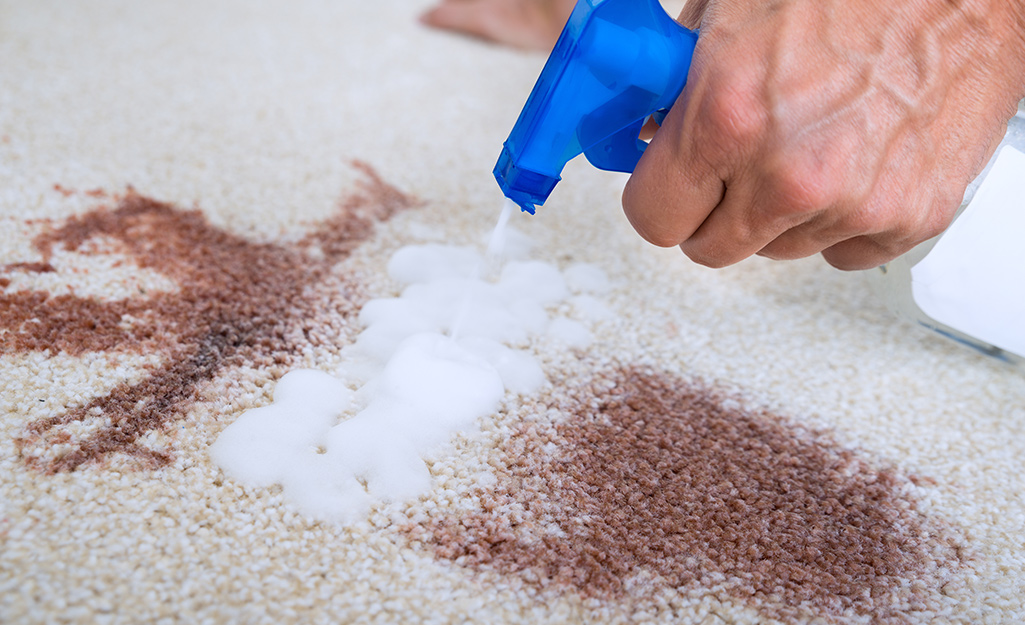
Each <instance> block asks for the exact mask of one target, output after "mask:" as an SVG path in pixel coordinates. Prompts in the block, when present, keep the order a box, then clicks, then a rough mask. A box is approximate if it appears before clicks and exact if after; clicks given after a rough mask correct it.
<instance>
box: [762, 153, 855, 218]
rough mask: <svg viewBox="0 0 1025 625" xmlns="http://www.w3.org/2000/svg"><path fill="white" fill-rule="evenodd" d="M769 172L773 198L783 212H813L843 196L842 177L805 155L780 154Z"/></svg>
mask: <svg viewBox="0 0 1025 625" xmlns="http://www.w3.org/2000/svg"><path fill="white" fill-rule="evenodd" d="M781 161H782V164H781V165H780V166H779V167H778V168H777V169H776V171H775V172H774V174H773V182H772V186H773V187H774V188H775V194H774V195H775V200H776V202H778V204H779V208H780V210H781V211H782V212H784V213H786V214H793V215H800V214H806V213H814V212H818V211H821V210H823V209H826V208H830V207H833V206H836V205H837V204H839V203H841V202H842V201H843V200H844V188H843V185H842V182H843V181H842V180H841V179H839V178H838V177H837V176H834V175H832V174H830V173H829V172H823V171H822V170H821V169H820V168H819V167H817V166H816V165H815V164H814V163H809V161H808V160H807V159H797V158H785V157H784V158H783V159H781Z"/></svg>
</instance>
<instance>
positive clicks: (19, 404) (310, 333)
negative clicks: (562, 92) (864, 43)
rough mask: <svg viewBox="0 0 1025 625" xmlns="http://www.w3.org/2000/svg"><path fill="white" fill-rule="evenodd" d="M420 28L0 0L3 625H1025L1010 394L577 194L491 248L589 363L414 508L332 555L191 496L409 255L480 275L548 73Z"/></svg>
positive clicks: (809, 272) (860, 317)
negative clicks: (525, 251)
mask: <svg viewBox="0 0 1025 625" xmlns="http://www.w3.org/2000/svg"><path fill="white" fill-rule="evenodd" d="M424 8H426V5H425V4H424V3H422V2H414V1H413V0H407V1H398V0H382V1H378V2H316V1H310V2H288V3H286V2H266V3H248V2H241V1H232V0H229V1H226V2H222V3H217V4H210V3H204V2H195V1H192V0H186V1H185V2H175V3H169V2H168V3H131V2H120V1H116V0H91V1H89V2H80V3H73V4H69V3H59V2H50V1H45V0H43V1H33V2H27V1H16V0H6V1H5V0H0V68H3V69H2V70H0V227H2V228H3V232H4V236H3V237H0V621H2V622H4V623H91V622H96V623H150V622H153V623H165V622H166V623H172V622H173V623H217V622H224V623H228V622H232V623H236V622H238V623H293V622H294V623H349V622H352V623H364V622H366V623H371V622H373V623H455V622H481V623H485V622H486V623H531V624H535V623H573V622H580V623H634V622H636V623H649V622H650V623H707V624H714V623H772V622H783V623H794V622H823V623H827V622H828V623H833V622H836V623H868V622H893V623H938V622H939V623H942V622H952V623H954V622H958V623H983V622H985V623H1019V622H1022V621H1023V620H1025V609H1023V608H1022V601H1021V597H1022V596H1025V543H1023V538H1022V537H1023V536H1025V496H1023V494H1022V493H1023V492H1025V431H1023V430H1025V376H1023V374H1022V372H1021V371H1020V370H1015V369H1012V368H1010V367H1009V366H1007V365H1004V364H1002V363H999V362H996V361H993V360H990V359H987V358H986V357H984V356H981V355H978V354H975V353H973V352H971V351H969V350H967V349H966V348H962V347H959V346H957V345H953V344H951V343H948V342H946V341H944V340H943V339H941V338H939V337H936V336H932V335H929V334H927V333H925V332H924V331H919V330H917V329H915V328H912V327H910V326H906V325H902V324H901V323H899V322H897V321H896V320H895V319H893V318H892V317H891V315H890V314H889V312H888V311H887V310H886V309H885V307H884V306H883V305H882V304H881V303H880V301H879V300H878V299H877V297H876V296H875V294H874V292H873V290H872V287H871V284H870V276H869V275H868V274H862V273H843V272H839V271H836V270H833V269H831V268H829V267H828V266H827V265H826V264H825V263H824V262H823V261H822V260H821V259H820V258H811V259H806V260H802V261H797V262H788V263H776V262H771V261H767V260H764V259H760V258H754V259H750V260H748V261H745V262H743V263H740V264H739V265H736V266H733V267H730V268H727V269H724V270H718V271H713V270H709V269H705V268H702V267H699V266H696V265H693V264H691V263H690V262H689V261H687V260H686V258H684V257H683V256H682V255H680V254H679V252H678V251H677V250H661V249H657V248H654V247H651V246H649V245H647V244H645V243H644V242H643V241H641V240H640V239H639V238H638V237H637V236H636V235H635V234H634V233H633V231H632V230H631V228H630V227H629V225H628V224H627V222H626V220H625V218H624V217H623V216H622V214H621V211H620V208H619V200H618V197H619V193H620V191H621V189H622V185H623V183H624V178H625V177H624V176H621V175H617V174H608V173H603V172H599V171H597V170H594V169H592V168H590V167H589V166H588V165H587V164H586V163H583V162H573V163H571V164H570V165H569V166H568V167H567V169H566V171H565V172H564V176H563V181H562V182H561V183H560V184H559V186H558V187H557V188H556V190H555V192H554V193H553V195H552V197H551V199H550V200H549V202H548V203H547V204H546V205H545V206H544V207H542V208H540V209H539V210H538V214H537V215H536V216H533V217H531V216H528V215H525V214H524V215H515V216H514V217H513V219H512V221H511V227H512V228H514V229H515V230H516V231H517V232H519V233H522V234H523V235H524V238H525V239H529V241H531V242H532V247H531V249H530V256H531V257H532V258H535V259H538V260H542V261H545V262H548V263H552V264H554V265H556V266H557V267H559V268H562V269H565V268H567V267H569V266H571V265H573V264H574V263H578V262H585V263H590V264H592V265H595V266H597V267H599V268H601V269H602V270H603V271H604V272H605V273H606V274H607V275H608V276H609V278H610V282H611V284H612V287H611V290H609V291H608V292H607V293H604V294H603V295H602V298H601V299H602V303H603V304H604V308H602V307H601V306H597V305H595V304H593V303H592V305H591V306H590V307H584V306H577V307H574V305H571V304H568V303H562V304H559V305H558V306H559V310H557V311H553V314H555V313H557V314H559V315H563V316H567V317H569V318H571V319H576V320H577V321H579V322H580V323H582V324H585V325H586V326H587V328H588V330H589V331H590V333H591V334H592V336H593V340H592V341H591V343H590V345H589V346H588V347H586V348H584V349H579V348H568V347H566V346H565V345H564V344H561V343H559V342H558V341H556V340H554V339H551V338H550V337H549V338H546V337H538V338H532V339H530V340H529V341H528V342H527V343H525V344H523V345H520V346H519V347H521V348H522V349H525V350H527V351H528V352H529V353H530V354H531V355H532V356H533V357H534V358H536V359H537V361H538V362H539V363H540V364H541V367H542V369H543V371H544V373H545V376H546V378H547V382H546V383H545V384H544V386H543V387H542V388H541V389H540V390H539V391H537V392H532V393H529V394H525V395H523V394H521V395H517V394H514V393H507V395H506V397H505V399H504V401H503V403H502V405H501V408H500V409H499V410H498V411H497V412H496V413H495V414H492V415H489V416H487V417H486V418H483V419H481V420H480V423H479V428H478V429H476V430H475V431H472V432H464V433H460V434H457V435H455V436H454V437H453V438H452V440H451V441H450V442H449V444H447V445H446V446H444V447H440V448H438V449H436V450H434V451H432V452H431V454H429V455H428V456H427V457H425V458H424V461H425V462H426V464H427V467H428V468H429V470H430V474H431V476H432V486H431V489H430V490H429V492H427V493H425V494H424V495H423V496H421V497H419V498H415V499H413V500H409V501H378V502H376V503H375V504H374V506H373V508H372V510H371V512H370V514H369V515H368V516H367V517H366V518H364V519H361V520H359V521H358V522H356V523H349V524H339V523H331V522H325V521H317V520H314V519H311V518H308V517H306V516H304V515H303V514H302V513H301V512H300V511H299V510H298V509H296V508H294V507H293V506H292V504H290V503H289V501H288V499H287V497H286V496H285V494H284V493H283V492H282V490H281V488H280V487H272V488H254V487H249V486H245V485H243V484H241V483H237V482H236V481H233V480H232V479H230V478H229V477H227V476H225V475H224V473H222V471H221V469H219V468H218V467H217V466H216V465H215V464H213V463H212V461H211V460H210V457H209V453H208V449H209V447H210V445H211V444H212V443H213V442H214V441H215V440H216V439H217V436H218V434H219V433H220V432H221V431H222V430H224V428H225V427H227V426H228V425H229V424H230V423H232V422H233V421H234V420H235V419H237V418H238V417H239V415H240V414H242V413H243V412H244V411H245V410H247V409H251V408H255V407H259V406H264V405H267V404H268V403H270V401H271V398H272V395H273V391H274V386H275V383H276V381H277V380H278V379H279V378H280V377H281V376H282V375H284V374H285V373H287V372H288V371H290V370H292V369H295V368H300V367H305V368H313V369H320V370H323V371H327V372H332V371H336V370H337V369H338V367H339V363H340V362H342V359H343V357H344V354H343V353H342V350H343V348H344V347H345V346H347V345H350V344H352V343H353V341H354V340H355V338H356V336H357V335H358V334H359V332H360V330H361V328H362V326H361V325H360V320H359V312H360V308H361V306H362V305H363V304H364V303H365V302H367V301H369V300H370V299H372V298H379V297H394V296H396V295H397V294H398V290H399V285H398V284H397V283H396V282H395V281H394V280H393V279H392V278H390V277H389V275H388V273H387V271H386V267H387V263H388V259H389V258H390V256H391V255H392V253H394V252H395V251H396V250H397V249H399V248H400V247H402V246H405V245H411V244H424V243H430V244H450V245H469V246H474V247H476V248H478V249H481V250H483V247H484V245H485V244H486V241H487V236H488V234H489V233H490V231H491V228H492V227H493V226H494V223H495V221H496V219H497V217H498V214H499V210H500V208H501V197H500V195H501V194H500V192H499V191H498V189H497V187H496V185H495V183H494V180H493V178H492V177H491V174H490V170H491V167H492V166H493V165H494V161H495V159H496V158H497V156H498V153H499V150H500V148H501V143H502V141H503V140H504V138H505V136H506V135H507V133H508V131H509V129H510V128H511V127H512V124H513V122H514V121H515V119H516V116H517V114H518V112H519V109H520V107H521V105H522V103H523V101H524V99H525V98H526V96H527V93H528V92H529V89H530V87H531V85H532V84H533V80H534V78H535V77H536V75H537V72H538V71H539V70H540V67H541V64H542V63H543V62H544V57H543V56H540V55H536V54H525V53H518V52H514V51H510V50H506V49H502V48H498V47H494V46H489V45H485V44H482V43H479V42H476V41H472V40H470V39H465V38H461V37H457V36H452V35H446V34H442V33H437V32H433V31H428V30H425V29H423V28H422V27H420V26H418V24H417V22H416V16H417V14H418V13H419V12H420V11H422V10H423V9H424ZM521 243H522V242H521ZM599 308H600V309H601V311H602V314H590V315H589V314H587V311H588V310H590V311H591V312H592V313H593V312H594V311H595V310H598V309H599ZM606 308H607V310H606Z"/></svg>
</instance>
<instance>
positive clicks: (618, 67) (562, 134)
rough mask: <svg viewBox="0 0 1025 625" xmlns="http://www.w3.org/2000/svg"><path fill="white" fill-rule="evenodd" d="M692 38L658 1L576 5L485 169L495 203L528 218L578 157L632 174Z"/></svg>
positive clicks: (676, 84) (683, 75)
mask: <svg viewBox="0 0 1025 625" xmlns="http://www.w3.org/2000/svg"><path fill="white" fill-rule="evenodd" d="M697 38H698V35H697V33H695V32H694V31H691V30H688V29H686V28H684V27H682V26H680V25H679V24H677V23H676V21H675V20H673V19H672V18H671V17H669V15H668V14H666V12H665V11H664V10H663V9H662V6H661V5H660V4H659V2H658V0H578V2H577V5H576V7H575V8H574V9H573V13H572V15H570V18H569V21H568V22H567V23H566V27H565V28H564V29H563V31H562V35H561V36H560V37H559V41H558V43H556V44H555V49H554V50H552V54H551V55H550V56H549V57H548V62H547V63H546V64H545V67H544V69H543V70H542V71H541V76H540V77H539V78H538V79H537V83H536V84H535V85H534V89H533V91H531V92H530V97H529V98H527V103H526V104H525V105H524V106H523V110H522V111H521V112H520V117H519V119H517V120H516V125H515V126H513V129H512V132H511V133H509V138H508V139H507V140H506V142H505V145H504V146H503V148H502V154H501V156H500V157H499V159H498V164H497V165H495V179H496V180H498V185H499V186H500V187H501V188H502V192H503V193H505V196H506V197H508V198H509V199H511V200H512V201H514V202H516V203H517V204H519V205H520V207H521V208H522V209H523V210H525V211H527V212H529V213H533V212H534V208H535V206H540V205H541V204H544V202H545V200H547V199H548V195H549V194H550V193H551V192H552V189H554V188H555V184H556V183H557V182H559V180H560V179H561V178H560V174H561V173H562V168H563V167H564V166H565V165H566V163H568V162H569V161H570V160H571V159H573V158H574V157H576V156H577V155H579V154H581V153H583V154H584V155H585V156H586V157H587V160H588V161H590V163H591V164H592V165H594V166H595V167H597V168H599V169H604V170H608V171H619V172H626V173H630V172H632V171H633V170H634V167H636V166H637V161H638V160H640V158H641V154H643V153H644V148H645V147H647V144H646V143H644V142H643V141H641V140H640V139H639V138H638V135H639V134H640V131H641V127H642V126H643V125H644V122H645V121H646V120H647V119H648V117H649V116H652V115H656V116H658V115H660V114H662V115H664V113H665V111H667V110H668V109H669V107H671V106H672V105H673V103H674V102H675V101H676V98H677V97H678V96H679V95H680V92H681V91H683V86H684V84H685V83H686V82H687V71H688V70H689V69H690V61H691V56H692V55H693V53H694V45H695V44H696V43H697Z"/></svg>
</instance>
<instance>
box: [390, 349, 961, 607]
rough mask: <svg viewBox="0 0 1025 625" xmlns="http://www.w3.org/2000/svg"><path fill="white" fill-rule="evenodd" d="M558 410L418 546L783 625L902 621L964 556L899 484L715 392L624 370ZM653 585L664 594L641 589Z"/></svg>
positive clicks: (529, 575)
mask: <svg viewBox="0 0 1025 625" xmlns="http://www.w3.org/2000/svg"><path fill="white" fill-rule="evenodd" d="M606 382H611V384H606ZM606 389H611V390H606ZM560 409H561V410H562V411H563V412H565V413H568V415H569V418H568V420H567V421H566V422H564V423H563V424H561V425H559V426H557V427H554V428H550V429H548V428H541V427H532V428H528V429H525V430H524V431H523V432H520V433H519V434H518V435H517V436H514V437H512V439H510V440H509V441H508V443H507V444H506V445H505V447H504V449H503V450H502V451H503V456H504V458H505V463H506V465H507V468H506V470H505V472H504V474H501V475H500V480H499V486H498V487H497V488H496V489H490V490H482V491H480V492H479V493H476V495H477V496H478V497H479V498H480V510H479V511H478V512H476V513H473V514H465V515H457V516H448V517H445V516H442V517H439V518H435V519H433V520H432V521H431V522H430V523H429V524H428V526H427V529H426V530H425V529H422V528H411V529H410V532H411V533H412V534H413V535H414V537H415V538H417V539H419V540H424V541H426V542H428V543H429V544H431V545H432V546H433V549H434V551H435V552H436V553H437V554H438V555H439V556H441V557H444V558H448V559H453V560H455V561H457V562H459V563H461V564H463V565H465V566H469V567H474V568H481V569H487V570H493V571H498V572H501V573H506V574H520V575H523V576H524V577H525V579H527V580H532V581H533V582H534V583H537V584H539V585H541V586H543V587H548V588H552V587H555V588H575V589H576V590H577V591H578V592H580V593H582V594H583V595H585V596H588V597H598V598H614V599H615V598H618V599H620V600H623V599H624V598H627V597H629V596H631V595H637V594H638V593H640V595H643V594H644V593H645V592H649V591H650V590H651V585H652V584H654V585H657V586H661V587H668V588H682V589H687V588H693V587H704V588H708V587H711V586H713V585H715V584H716V583H720V582H721V583H724V584H725V587H726V589H727V592H729V593H730V594H732V595H733V596H735V597H739V598H740V599H741V600H743V601H748V602H751V603H753V604H755V605H758V606H761V607H762V608H763V609H765V610H766V611H768V612H770V613H771V614H773V615H774V616H776V617H782V618H787V617H788V616H789V617H794V615H796V614H798V613H802V614H808V613H811V614H816V613H818V614H823V613H825V614H832V615H837V614H841V613H847V614H851V613H853V614H856V615H861V616H867V617H870V618H871V619H872V620H873V621H888V620H896V621H900V620H901V618H902V615H904V614H906V613H908V612H911V611H914V610H921V609H923V608H924V607H925V606H926V605H927V604H928V603H929V602H930V601H932V600H933V599H935V597H936V596H937V593H938V592H939V589H940V588H941V587H942V586H943V584H944V582H945V580H946V579H947V577H948V576H949V575H951V574H952V573H951V571H954V570H955V569H956V568H957V567H958V564H959V550H958V547H957V546H956V543H955V542H954V541H953V540H952V539H948V538H937V536H943V533H942V532H939V531H938V530H936V528H935V527H927V526H929V523H928V521H927V520H926V519H924V518H923V517H922V516H921V515H920V514H918V513H917V512H916V509H915V505H914V502H913V501H911V500H910V499H908V498H907V497H905V496H903V495H902V494H901V488H902V486H903V485H904V484H905V480H904V478H902V477H900V475H899V474H898V473H897V472H895V471H894V470H892V469H882V470H875V469H872V468H870V467H869V466H868V464H867V463H866V462H864V461H862V460H860V459H859V458H858V457H857V455H856V454H855V453H854V452H852V451H849V450H845V449H843V448H841V447H839V446H837V445H836V444H833V443H831V442H829V441H828V439H827V438H825V437H824V436H823V435H821V434H818V435H817V434H814V433H810V432H807V431H803V430H801V429H799V428H796V427H795V426H793V425H789V424H788V423H787V422H785V421H784V420H782V419H780V418H778V417H774V416H773V415H768V414H761V413H752V412H749V411H747V410H745V409H743V408H742V407H741V405H740V404H739V403H738V402H736V401H734V400H731V399H730V398H729V397H726V396H724V395H723V394H721V393H718V392H715V391H712V390H709V389H708V388H705V387H703V386H701V385H697V384H693V383H690V382H687V381H685V380H681V379H679V378H676V377H674V376H671V375H667V374H662V373H656V372H651V371H644V370H639V369H626V370H622V371H616V372H612V373H611V374H610V375H609V376H608V377H607V378H604V379H597V380H596V381H595V382H594V383H592V384H590V385H585V386H582V387H580V390H579V391H578V392H577V393H576V395H575V397H574V399H573V400H572V401H570V402H568V403H567V404H566V405H563V406H560ZM553 449H554V450H555V451H554V452H552V450H553ZM642 571H643V572H646V573H647V574H650V575H654V576H655V578H654V579H655V580H656V581H654V582H651V581H649V582H646V584H647V585H646V586H645V583H640V582H637V581H636V579H637V577H636V576H637V574H638V573H640V572H642ZM631 580H634V581H631ZM638 583H640V587H639V589H638V587H635V586H632V584H638ZM912 588H913V589H914V590H911V589H912Z"/></svg>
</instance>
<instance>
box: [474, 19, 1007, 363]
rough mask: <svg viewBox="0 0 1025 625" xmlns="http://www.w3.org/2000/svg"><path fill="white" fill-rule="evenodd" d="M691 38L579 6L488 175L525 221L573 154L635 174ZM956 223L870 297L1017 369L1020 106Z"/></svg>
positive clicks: (670, 23)
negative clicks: (651, 123)
mask: <svg viewBox="0 0 1025 625" xmlns="http://www.w3.org/2000/svg"><path fill="white" fill-rule="evenodd" d="M697 38H698V35H697V33H696V32H694V31H691V30H688V29H686V28H684V27H682V26H680V25H679V24H677V23H676V21H675V20H673V19H672V18H671V17H670V16H669V15H668V14H666V12H665V11H664V10H663V9H662V7H661V5H660V4H659V2H658V0H578V2H577V5H576V7H575V8H574V10H573V13H572V14H571V15H570V18H569V21H568V22H567V23H566V26H565V28H564V29H563V31H562V35H561V36H560V37H559V40H558V42H557V43H556V45H555V48H554V49H553V50H552V53H551V56H550V57H549V58H548V62H547V63H546V64H545V67H544V69H543V70H542V71H541V76H540V77H539V78H538V80H537V83H536V84H535V85H534V89H533V91H531V93H530V96H529V98H528V99H527V102H526V104H525V105H524V107H523V110H522V111H521V112H520V116H519V119H517V121H516V124H515V126H513V129H512V132H511V133H510V134H509V138H508V139H507V140H506V142H505V144H504V145H503V148H502V153H501V156H500V157H499V159H498V164H497V165H496V166H495V171H494V173H495V179H496V180H498V185H499V186H500V187H501V188H502V192H503V193H504V194H505V196H506V197H507V198H509V199H510V200H512V201H513V202H515V203H516V204H518V205H519V206H520V208H521V209H522V210H524V211H526V212H529V213H531V214H533V213H534V211H535V208H536V207H537V206H539V205H542V204H544V202H545V200H546V199H548V196H549V194H551V192H552V189H554V188H555V185H556V183H558V182H559V180H560V174H561V173H562V169H563V167H564V166H565V165H566V163H567V162H569V161H570V160H571V159H573V158H575V157H576V156H578V155H580V154H583V155H584V156H585V157H586V158H587V160H588V161H589V162H590V163H591V164H592V165H594V166H595V167H597V168H599V169H604V170H607V171H618V172H624V173H631V172H633V170H634V168H635V167H636V165H637V162H638V161H639V160H640V158H641V155H642V154H643V153H644V149H645V147H646V146H647V144H646V143H644V142H643V141H641V140H640V139H639V138H638V135H639V134H640V130H641V127H642V126H643V125H644V123H645V122H646V121H647V120H648V119H649V118H652V119H654V120H655V121H656V122H659V123H661V121H662V118H663V117H664V116H665V114H666V113H667V112H668V109H669V108H670V107H671V106H672V105H673V103H674V102H675V101H676V99H677V97H678V96H679V95H680V92H681V91H683V87H684V84H685V83H686V80H687V72H688V70H689V68H690V62H691V57H692V56H693V53H694V46H695V44H696V43H697ZM958 215H959V216H958V217H957V218H956V219H955V221H954V223H953V224H952V225H951V226H950V228H948V230H947V231H946V232H945V233H943V234H942V235H940V236H939V237H937V238H935V239H932V240H930V241H927V242H925V243H923V244H921V245H920V246H918V247H916V248H915V249H914V250H912V251H910V252H908V253H907V254H905V255H904V256H901V257H900V258H897V259H896V260H894V261H892V262H890V263H888V264H887V265H884V266H882V267H880V268H879V269H878V270H874V271H873V272H872V273H873V278H874V279H875V283H876V284H877V285H878V289H877V290H878V291H879V292H880V294H881V295H882V296H883V298H884V300H886V301H887V303H888V304H889V305H890V307H891V309H893V310H894V311H895V312H896V313H897V314H898V315H899V316H901V317H903V318H904V319H907V320H909V321H911V322H913V323H916V324H918V325H921V326H923V327H925V328H928V329H930V330H933V331H935V332H938V333H939V334H941V335H943V336H945V337H947V338H951V339H954V340H956V341H958V342H960V343H962V344H965V345H968V346H971V347H974V348H976V349H978V350H980V351H982V352H983V353H986V354H988V355H990V356H994V357H996V358H999V359H1001V360H1004V361H1006V362H1009V363H1014V364H1019V365H1021V364H1023V363H1025V246H1023V245H1021V244H1020V243H1019V242H1018V241H1019V240H1020V238H1021V235H1022V234H1023V233H1025V109H1021V108H1019V112H1018V115H1017V116H1015V117H1014V118H1013V119H1012V120H1011V121H1010V123H1009V124H1008V130H1007V134H1006V136H1005V138H1004V142H1003V143H1002V144H1001V145H1000V148H998V150H997V152H996V154H995V155H994V156H993V159H992V160H991V161H990V163H989V164H988V165H987V167H986V169H985V170H984V171H983V172H982V174H980V175H979V176H978V177H977V178H976V180H975V181H974V182H973V183H972V184H971V185H970V186H969V187H968V189H967V191H966V192H965V197H964V201H963V203H962V205H961V209H960V212H959V214H958ZM1015 224H1017V225H1015Z"/></svg>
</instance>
